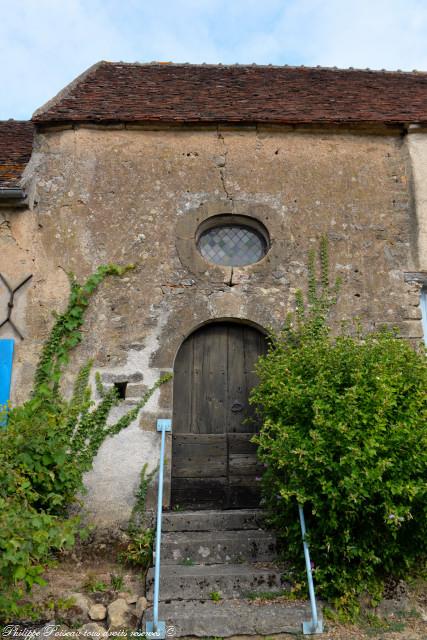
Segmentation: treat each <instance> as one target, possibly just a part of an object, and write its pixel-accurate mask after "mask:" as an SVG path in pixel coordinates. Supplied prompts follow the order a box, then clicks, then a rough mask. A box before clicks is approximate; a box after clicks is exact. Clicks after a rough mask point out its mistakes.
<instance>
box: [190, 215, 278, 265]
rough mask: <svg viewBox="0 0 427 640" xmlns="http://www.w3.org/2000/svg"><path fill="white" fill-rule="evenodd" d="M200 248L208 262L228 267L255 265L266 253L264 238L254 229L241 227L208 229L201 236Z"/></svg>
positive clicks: (224, 226) (231, 226)
mask: <svg viewBox="0 0 427 640" xmlns="http://www.w3.org/2000/svg"><path fill="white" fill-rule="evenodd" d="M198 246H199V251H200V253H201V254H202V256H203V257H204V258H206V260H209V262H215V264H222V265H224V266H227V267H238V266H244V265H247V264H253V263H254V262H258V260H261V258H262V257H263V256H264V255H265V253H266V243H265V241H264V238H263V237H262V236H261V235H260V234H259V233H257V232H256V231H255V230H254V229H250V228H248V227H243V226H240V225H222V226H220V227H214V228H213V229H208V230H207V231H205V232H204V233H202V235H201V236H200V239H199V243H198Z"/></svg>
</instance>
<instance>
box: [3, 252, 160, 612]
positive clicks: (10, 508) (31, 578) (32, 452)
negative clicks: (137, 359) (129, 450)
mask: <svg viewBox="0 0 427 640" xmlns="http://www.w3.org/2000/svg"><path fill="white" fill-rule="evenodd" d="M132 268H133V265H128V266H126V267H119V266H117V265H112V264H109V265H103V266H100V267H99V268H98V269H97V270H96V272H95V273H93V274H92V275H91V276H89V277H88V278H87V280H86V281H85V282H84V283H83V284H79V283H78V282H77V280H76V279H75V277H74V276H70V283H71V289H70V297H69V301H68V305H67V308H66V310H65V311H64V312H63V313H62V314H58V315H56V318H55V323H54V326H53V328H52V331H51V333H50V335H49V337H48V339H47V340H46V343H45V344H44V346H43V348H42V352H41V355H40V359H39V363H38V366H37V369H36V374H35V379H34V386H33V390H32V393H31V397H30V399H29V400H28V401H27V402H25V403H24V404H22V405H21V406H17V407H14V408H12V409H11V410H10V411H9V414H8V426H7V429H0V623H1V622H6V621H9V620H11V619H16V618H17V617H22V616H29V615H35V614H34V611H33V610H32V606H31V604H30V603H29V602H26V601H25V593H26V592H28V591H30V590H31V588H32V586H33V584H44V580H43V577H42V574H43V571H44V568H45V566H46V564H47V563H48V562H49V561H50V560H51V559H52V554H54V553H55V552H56V551H58V550H62V549H65V548H69V547H71V546H72V545H73V544H74V543H75V540H76V536H77V533H78V532H79V531H80V529H81V525H80V519H79V517H69V516H68V515H67V514H68V510H69V507H70V505H71V504H72V503H73V502H74V501H75V500H76V495H77V494H78V493H80V492H82V491H83V490H84V487H83V474H84V472H85V471H87V470H88V469H90V468H91V466H92V461H93V459H94V456H95V455H96V453H97V451H98V449H99V447H100V446H101V444H102V442H103V441H104V440H105V438H107V437H109V436H112V435H114V434H117V433H119V432H120V431H121V430H123V429H125V428H126V427H127V426H128V425H129V424H130V423H131V422H132V421H133V420H134V419H135V418H136V417H137V415H138V412H139V410H140V409H141V408H142V407H143V406H144V405H145V403H146V402H147V400H148V399H149V398H150V396H151V395H152V394H153V393H154V391H155V390H156V389H157V388H158V387H159V386H160V385H161V384H163V383H164V382H166V381H167V380H168V379H169V378H170V375H166V376H163V377H161V378H160V379H159V380H158V381H157V382H156V383H155V384H154V385H153V386H152V387H151V388H150V389H148V391H147V392H146V393H145V394H144V396H143V397H142V398H141V400H140V401H139V402H138V403H137V404H136V405H135V407H133V408H132V409H131V410H130V411H129V412H128V413H126V414H125V415H124V416H122V417H121V418H120V419H119V420H117V421H116V422H115V423H113V424H110V423H108V417H109V415H110V411H111V409H112V408H113V407H114V406H116V405H118V404H119V402H120V399H119V396H118V393H117V390H116V389H115V388H114V387H113V388H108V389H107V388H105V387H104V386H103V385H102V383H101V380H100V377H99V375H98V376H96V386H97V390H98V394H99V397H100V400H99V401H98V402H95V401H94V400H93V399H92V393H91V388H90V384H89V378H90V373H91V368H92V365H93V363H92V361H89V362H87V363H86V364H84V366H83V367H82V368H81V369H80V371H79V373H78V375H77V377H76V380H75V384H74V389H73V393H72V397H71V399H70V400H67V399H66V398H65V397H64V396H63V394H62V392H61V379H62V375H63V372H64V369H65V367H66V365H67V363H68V361H69V357H70V352H71V351H72V349H73V348H74V347H76V345H78V344H79V342H80V341H81V339H82V334H81V328H82V325H83V322H84V315H85V312H86V310H87V308H88V305H89V302H90V299H91V297H92V295H93V294H94V292H95V291H96V289H97V288H98V287H99V285H100V284H101V283H102V281H103V280H104V279H105V278H106V277H109V276H122V275H123V274H124V273H126V272H127V271H128V270H129V269H132Z"/></svg>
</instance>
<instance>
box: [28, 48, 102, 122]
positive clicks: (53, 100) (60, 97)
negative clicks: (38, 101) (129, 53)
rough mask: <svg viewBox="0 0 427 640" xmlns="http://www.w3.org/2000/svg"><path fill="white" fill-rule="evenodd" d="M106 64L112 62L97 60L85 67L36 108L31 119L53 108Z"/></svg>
mask: <svg viewBox="0 0 427 640" xmlns="http://www.w3.org/2000/svg"><path fill="white" fill-rule="evenodd" d="M104 64H111V63H109V62H107V61H106V60H99V61H98V62H95V64H93V65H92V66H91V67H89V68H88V69H85V71H83V73H81V74H80V75H78V76H77V77H76V78H74V80H71V82H69V83H68V84H67V85H65V87H64V88H63V89H61V91H58V93H57V94H56V95H55V96H53V98H50V100H48V101H47V102H45V103H44V104H42V106H41V107H38V109H36V110H35V111H34V113H33V115H32V116H31V119H33V118H36V117H38V116H40V115H42V114H43V113H45V111H49V109H51V108H52V107H54V106H55V105H56V104H58V103H59V102H61V100H63V99H64V98H66V97H67V96H68V95H70V93H71V92H72V91H73V89H74V88H75V87H76V86H77V85H79V84H80V82H81V81H82V80H85V79H86V78H87V77H88V76H90V75H91V74H92V73H94V72H95V71H97V70H98V69H99V68H100V67H101V66H102V65H104ZM112 64H114V63H112Z"/></svg>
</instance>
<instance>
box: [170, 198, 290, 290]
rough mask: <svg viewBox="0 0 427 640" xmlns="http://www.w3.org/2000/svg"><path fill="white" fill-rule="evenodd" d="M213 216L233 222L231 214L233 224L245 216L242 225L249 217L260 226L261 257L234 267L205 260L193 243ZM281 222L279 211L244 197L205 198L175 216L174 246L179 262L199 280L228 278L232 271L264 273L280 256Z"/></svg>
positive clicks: (270, 270)
mask: <svg viewBox="0 0 427 640" xmlns="http://www.w3.org/2000/svg"><path fill="white" fill-rule="evenodd" d="M217 216H226V217H227V220H228V221H229V222H233V216H235V220H236V223H237V224H239V221H241V220H243V219H245V220H246V226H249V224H250V222H251V221H252V224H253V226H254V227H255V228H256V230H257V231H258V232H259V230H262V229H263V228H264V229H265V230H266V232H267V235H268V238H266V239H268V244H267V252H266V254H265V255H264V256H263V257H262V258H261V260H259V261H258V262H254V263H252V264H249V265H245V266H234V267H229V266H225V265H218V264H216V263H213V262H209V261H208V260H206V259H205V258H204V257H203V256H202V254H201V253H200V251H199V249H198V246H197V240H198V234H200V233H203V231H205V230H206V229H207V228H208V227H209V224H210V220H211V219H212V224H214V222H215V221H214V218H216V217H217ZM282 225H283V220H282V219H281V217H280V215H279V213H278V212H277V211H276V210H275V209H272V208H271V207H269V206H267V205H264V204H255V203H248V202H244V201H233V202H224V201H215V202H205V203H202V204H201V205H200V206H199V207H197V208H195V209H190V210H188V211H187V212H186V213H185V214H184V215H183V216H182V217H180V218H179V220H178V222H177V225H176V250H177V252H178V256H179V259H180V261H181V264H182V265H183V266H184V267H185V268H187V269H188V270H189V271H190V272H191V273H192V274H194V275H196V276H197V277H198V278H200V279H202V280H208V281H210V282H230V281H231V278H232V275H233V273H234V274H236V273H240V274H244V275H245V276H248V277H249V276H250V275H252V274H262V275H264V276H266V275H268V274H269V273H271V272H272V271H274V269H275V267H276V266H277V264H278V263H279V262H280V259H282V260H283V247H280V243H279V242H278V241H277V239H278V238H280V237H281V227H282ZM282 233H283V231H282ZM264 235H265V232H264ZM280 248H282V252H281V253H282V255H281V256H280V255H279V251H280Z"/></svg>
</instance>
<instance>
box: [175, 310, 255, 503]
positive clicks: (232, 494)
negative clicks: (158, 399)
mask: <svg viewBox="0 0 427 640" xmlns="http://www.w3.org/2000/svg"><path fill="white" fill-rule="evenodd" d="M265 352H266V339H265V336H264V335H263V334H262V333H261V332H260V331H258V330H257V329H255V328H254V327H251V326H248V325H244V324H238V323H232V322H216V323H212V324H208V325H205V326H203V327H201V328H200V329H198V330H197V331H195V332H194V333H193V334H191V335H190V336H189V337H188V338H187V339H186V340H185V341H184V342H183V344H182V346H181V348H180V350H179V352H178V355H177V357H176V361H175V368H174V391H173V397H174V412H173V434H172V486H171V491H172V507H175V508H176V507H185V508H193V509H210V508H219V509H221V508H222V509H231V508H245V507H253V506H257V505H258V504H259V487H258V484H257V482H256V476H257V474H259V471H260V470H259V466H258V462H257V459H256V447H255V445H254V444H252V443H251V442H250V440H251V438H252V436H253V434H254V433H255V432H256V431H257V430H258V425H257V423H256V421H255V416H254V410H253V407H251V406H250V405H249V402H248V399H249V393H250V390H251V389H252V387H253V386H254V385H255V384H256V381H257V380H256V375H255V372H254V365H255V362H256V360H257V359H258V357H259V356H260V355H261V354H263V353H265Z"/></svg>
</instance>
